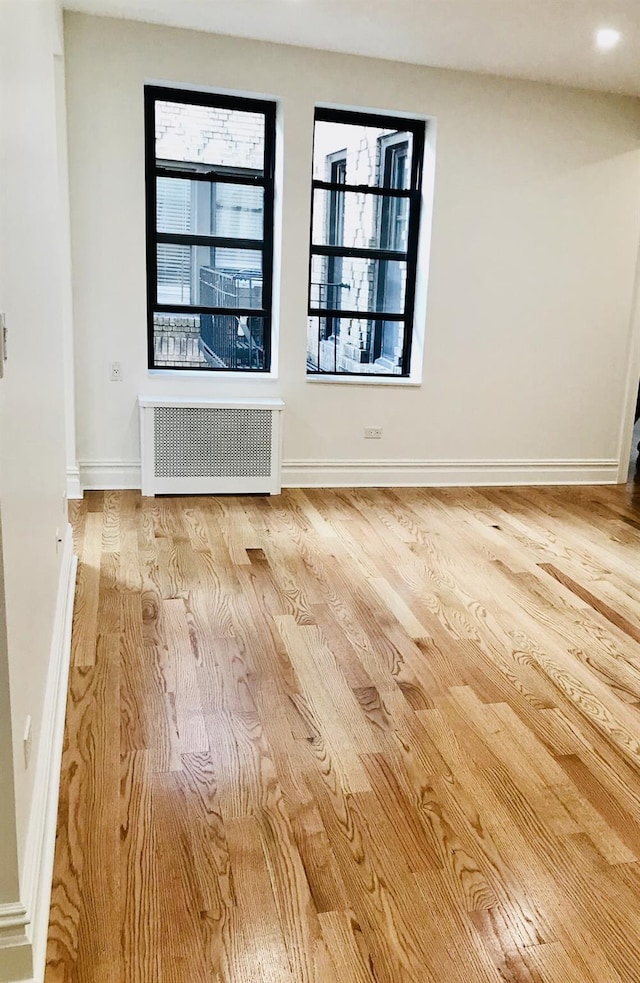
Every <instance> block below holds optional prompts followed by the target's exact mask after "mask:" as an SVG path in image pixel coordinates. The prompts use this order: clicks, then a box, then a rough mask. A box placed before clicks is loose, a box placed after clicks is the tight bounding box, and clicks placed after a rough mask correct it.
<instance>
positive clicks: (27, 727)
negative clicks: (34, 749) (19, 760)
mask: <svg viewBox="0 0 640 983" xmlns="http://www.w3.org/2000/svg"><path fill="white" fill-rule="evenodd" d="M22 749H23V751H24V766H25V768H28V767H29V762H30V761H31V717H27V719H26V720H25V722H24V736H23V738H22Z"/></svg>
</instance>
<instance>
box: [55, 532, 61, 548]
mask: <svg viewBox="0 0 640 983" xmlns="http://www.w3.org/2000/svg"><path fill="white" fill-rule="evenodd" d="M61 543H62V536H61V535H60V530H59V529H56V553H59V552H60V545H61Z"/></svg>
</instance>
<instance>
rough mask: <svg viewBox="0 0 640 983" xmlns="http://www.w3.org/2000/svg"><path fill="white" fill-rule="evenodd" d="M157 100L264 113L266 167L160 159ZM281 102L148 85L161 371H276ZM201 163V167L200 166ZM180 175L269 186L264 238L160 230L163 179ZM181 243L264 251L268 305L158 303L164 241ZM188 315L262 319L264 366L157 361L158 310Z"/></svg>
mask: <svg viewBox="0 0 640 983" xmlns="http://www.w3.org/2000/svg"><path fill="white" fill-rule="evenodd" d="M157 102H175V103H179V104H180V105H193V106H209V107H211V108H213V109H230V110H237V111H239V112H245V113H259V114H261V115H262V116H264V161H263V172H262V174H261V175H259V174H247V173H246V171H245V170H244V169H240V168H232V167H224V166H217V165H215V164H211V165H201V164H198V165H196V164H195V162H193V167H194V169H192V170H189V169H188V166H187V165H188V163H189V162H181V161H175V163H174V164H173V166H172V164H171V162H169V163H166V162H165V163H162V164H159V163H158V160H157V158H156V126H155V107H156V103H157ZM276 109H277V104H276V103H275V102H272V101H269V100H266V99H253V98H245V97H244V96H230V95H226V94H220V93H215V92H203V91H200V90H194V89H181V88H174V87H170V86H163V85H145V87H144V127H145V201H146V237H147V349H148V367H149V369H152V370H154V371H156V372H163V371H170V372H221V373H228V372H243V373H246V374H248V375H255V374H264V373H268V372H270V371H271V350H272V319H273V242H274V192H275V188H274V181H275V145H276ZM196 166H197V170H196V169H195V167H196ZM159 177H163V178H178V179H180V180H188V181H207V182H209V183H210V184H214V185H215V184H240V185H249V186H252V187H261V188H262V189H263V228H262V239H256V240H254V239H241V238H239V237H223V236H210V235H207V236H203V235H196V234H192V233H184V234H182V233H166V232H165V233H163V232H158V230H157V218H156V215H157V179H158V178H159ZM160 243H177V244H183V245H205V246H211V248H216V247H218V248H231V249H234V248H235V249H251V250H255V251H256V252H261V254H262V307H260V308H239V307H233V308H231V307H208V306H206V305H194V304H160V303H158V293H157V290H158V245H159V244H160ZM156 314H167V315H171V314H185V315H186V316H193V315H198V314H206V315H212V316H220V315H223V316H224V315H226V316H234V317H248V318H251V317H255V318H261V319H262V324H263V351H264V358H263V363H264V364H263V365H262V367H261V368H253V367H251V366H231V367H227V366H224V367H221V366H215V365H209V364H204V365H200V366H198V367H197V368H196V367H194V366H181V365H172V366H170V367H169V366H164V365H156V364H155V361H154V354H155V352H154V315H156Z"/></svg>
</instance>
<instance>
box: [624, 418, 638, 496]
mask: <svg viewBox="0 0 640 983" xmlns="http://www.w3.org/2000/svg"><path fill="white" fill-rule="evenodd" d="M638 444H640V420H636V425H635V427H634V428H633V440H632V441H631V458H630V460H629V476H628V478H627V480H628V481H632V482H634V483H636V484H640V453H639V452H638Z"/></svg>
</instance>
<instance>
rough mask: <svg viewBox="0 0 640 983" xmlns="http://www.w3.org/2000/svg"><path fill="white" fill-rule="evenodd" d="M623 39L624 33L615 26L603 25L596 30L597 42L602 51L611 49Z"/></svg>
mask: <svg viewBox="0 0 640 983" xmlns="http://www.w3.org/2000/svg"><path fill="white" fill-rule="evenodd" d="M621 40H622V34H621V33H620V31H617V30H616V29H615V27H601V28H600V30H599V31H596V44H597V46H598V47H599V48H600V51H611V50H612V49H613V48H615V47H616V46H617V45H618V44H620V41H621Z"/></svg>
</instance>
